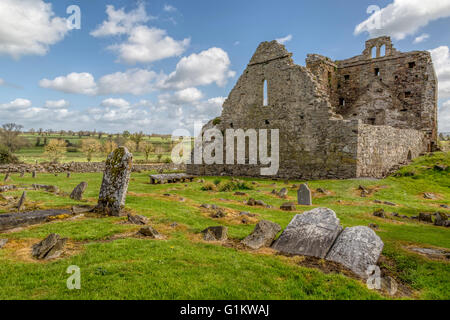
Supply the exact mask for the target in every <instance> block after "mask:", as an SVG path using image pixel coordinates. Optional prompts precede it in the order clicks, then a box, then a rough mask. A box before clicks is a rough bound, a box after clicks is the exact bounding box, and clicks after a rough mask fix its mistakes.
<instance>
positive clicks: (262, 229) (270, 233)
mask: <svg viewBox="0 0 450 320" xmlns="http://www.w3.org/2000/svg"><path fill="white" fill-rule="evenodd" d="M280 231H281V227H280V226H279V225H278V224H276V223H274V222H271V221H267V220H261V221H260V222H258V224H257V225H256V227H255V230H253V232H252V234H250V235H249V236H248V237H247V238H245V239H244V240H242V243H243V244H244V245H246V246H247V247H249V248H251V249H254V250H257V249H259V248H262V247H269V246H270V245H271V244H272V242H273V240H274V239H275V237H276V236H277V234H278V232H280Z"/></svg>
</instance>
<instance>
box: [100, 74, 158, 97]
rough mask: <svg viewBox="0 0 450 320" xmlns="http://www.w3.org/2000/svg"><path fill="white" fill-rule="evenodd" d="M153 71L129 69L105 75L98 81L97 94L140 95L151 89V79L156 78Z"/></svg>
mask: <svg viewBox="0 0 450 320" xmlns="http://www.w3.org/2000/svg"><path fill="white" fill-rule="evenodd" d="M157 76H158V75H157V74H156V73H155V72H154V71H149V70H144V69H130V70H127V71H125V72H116V73H112V74H108V75H105V76H103V77H101V78H100V80H99V81H98V86H99V92H98V93H99V94H127V93H131V94H134V95H142V94H146V93H149V92H151V91H152V90H153V83H152V82H153V80H155V79H156V78H157Z"/></svg>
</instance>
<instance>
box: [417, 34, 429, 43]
mask: <svg viewBox="0 0 450 320" xmlns="http://www.w3.org/2000/svg"><path fill="white" fill-rule="evenodd" d="M429 38H430V35H429V34H428V33H424V34H422V35H420V36H418V37H416V38H415V39H414V43H415V44H417V43H422V42H424V41H426V40H427V39H429Z"/></svg>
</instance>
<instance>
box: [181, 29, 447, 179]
mask: <svg viewBox="0 0 450 320" xmlns="http://www.w3.org/2000/svg"><path fill="white" fill-rule="evenodd" d="M291 56H292V54H291V53H289V52H288V51H287V50H286V48H285V47H284V46H283V45H281V44H279V43H278V42H276V41H272V42H263V43H261V44H260V45H259V47H258V49H257V50H256V52H255V54H254V55H253V57H252V59H251V61H250V63H249V64H248V66H247V68H246V70H245V71H244V73H243V74H242V76H241V77H240V78H239V80H238V82H237V84H236V86H235V87H234V88H233V90H232V91H231V93H230V95H229V96H228V98H227V100H226V101H225V102H224V104H223V111H222V115H221V116H220V117H219V118H217V119H214V120H212V121H210V122H209V123H208V124H207V125H205V127H204V128H203V131H204V130H206V129H209V128H217V129H218V130H220V131H221V132H222V133H223V132H225V130H227V129H235V130H236V129H243V130H244V131H246V130H248V129H268V130H271V129H279V141H280V146H279V154H280V167H279V170H278V173H277V174H276V175H275V177H277V178H282V179H288V178H289V179H292V178H295V179H327V178H340V179H345V178H358V177H375V178H382V177H385V176H386V175H388V174H389V173H390V172H391V171H392V170H393V169H395V168H397V167H398V166H400V165H402V164H405V163H407V162H408V161H410V160H412V159H414V158H416V157H418V156H419V155H420V154H423V153H426V152H430V151H435V150H436V148H437V85H438V84H437V77H436V74H435V71H434V67H433V63H432V60H431V55H430V53H429V52H427V51H413V52H408V53H402V52H399V51H397V50H396V49H394V47H393V46H392V42H391V39H390V38H389V37H380V38H376V39H371V40H369V41H367V42H366V48H365V50H364V51H363V53H362V54H361V55H359V56H356V57H353V58H350V59H347V60H341V61H333V60H331V59H330V58H327V57H324V56H321V55H317V54H311V55H308V57H307V59H306V67H303V66H299V65H296V64H294V62H293V60H292V58H291ZM265 92H266V95H267V96H266V95H265ZM265 96H266V97H265ZM269 140H270V139H269ZM235 146H236V143H235ZM247 147H248V146H247ZM270 148H271V146H270V143H269V151H270ZM225 153H226V150H225V147H224V154H225ZM246 153H247V154H246V158H247V162H246V164H245V165H244V164H189V165H187V173H188V174H195V175H212V176H218V175H233V176H254V177H257V176H261V173H260V169H261V168H263V167H265V166H264V165H263V164H262V163H261V162H260V160H259V159H258V163H257V164H256V165H249V164H248V163H249V161H248V160H249V157H248V153H249V152H246Z"/></svg>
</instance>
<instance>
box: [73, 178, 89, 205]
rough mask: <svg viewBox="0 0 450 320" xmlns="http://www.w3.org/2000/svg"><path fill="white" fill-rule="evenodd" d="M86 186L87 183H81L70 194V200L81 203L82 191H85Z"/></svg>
mask: <svg viewBox="0 0 450 320" xmlns="http://www.w3.org/2000/svg"><path fill="white" fill-rule="evenodd" d="M87 186H88V184H87V182H84V181H83V182H81V183H80V184H79V185H77V186H76V187H75V189H73V191H72V193H71V194H70V198H71V199H73V200H78V201H81V200H82V199H83V194H84V191H85V190H86V188H87Z"/></svg>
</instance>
